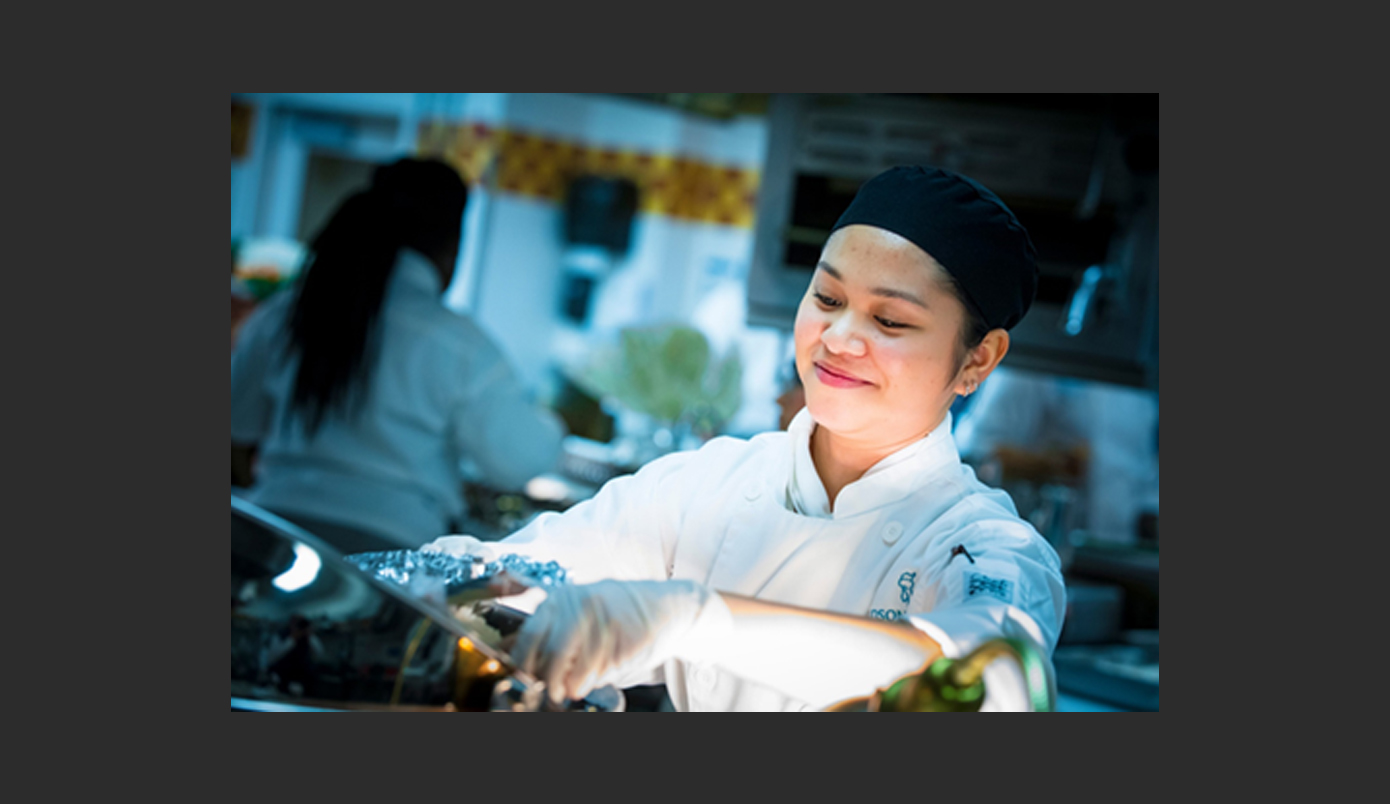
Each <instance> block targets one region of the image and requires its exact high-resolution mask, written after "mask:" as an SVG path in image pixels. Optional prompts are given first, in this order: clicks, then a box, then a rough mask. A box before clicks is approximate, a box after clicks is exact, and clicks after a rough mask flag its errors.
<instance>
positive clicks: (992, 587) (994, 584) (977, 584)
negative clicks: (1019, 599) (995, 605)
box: [965, 572, 1014, 603]
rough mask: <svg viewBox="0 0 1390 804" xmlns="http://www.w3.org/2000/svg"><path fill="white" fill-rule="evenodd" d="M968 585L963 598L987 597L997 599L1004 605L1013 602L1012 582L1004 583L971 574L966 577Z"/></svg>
mask: <svg viewBox="0 0 1390 804" xmlns="http://www.w3.org/2000/svg"><path fill="white" fill-rule="evenodd" d="M967 581H968V583H969V585H968V586H967V587H966V591H965V596H966V597H967V598H972V597H979V596H980V595H989V596H990V597H994V598H998V599H999V600H1002V601H1004V602H1005V603H1013V602H1014V582H1013V581H1006V580H1004V579H1002V578H991V577H990V576H988V575H985V574H983V573H979V572H972V573H969V574H968V575H967Z"/></svg>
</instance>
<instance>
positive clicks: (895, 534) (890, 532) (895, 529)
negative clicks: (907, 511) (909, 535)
mask: <svg viewBox="0 0 1390 804" xmlns="http://www.w3.org/2000/svg"><path fill="white" fill-rule="evenodd" d="M902 535H903V526H902V523H900V522H889V523H888V525H887V526H886V527H884V529H883V541H885V542H887V543H888V544H892V543H893V542H896V541H897V540H898V538H899V537H900V536H902Z"/></svg>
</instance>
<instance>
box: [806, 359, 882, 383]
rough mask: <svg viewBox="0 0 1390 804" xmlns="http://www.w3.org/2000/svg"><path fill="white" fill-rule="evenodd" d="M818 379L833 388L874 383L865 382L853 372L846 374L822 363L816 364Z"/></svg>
mask: <svg viewBox="0 0 1390 804" xmlns="http://www.w3.org/2000/svg"><path fill="white" fill-rule="evenodd" d="M815 367H816V379H818V380H820V381H821V382H822V383H823V384H825V385H828V386H830V387H831V388H862V387H864V386H866V385H872V384H873V383H870V382H865V381H864V380H861V379H859V378H858V377H856V376H854V375H853V374H846V373H845V372H842V371H836V370H834V369H829V368H826V367H825V366H823V365H821V364H820V363H816V364H815Z"/></svg>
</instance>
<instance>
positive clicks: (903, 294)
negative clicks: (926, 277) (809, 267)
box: [816, 260, 931, 310]
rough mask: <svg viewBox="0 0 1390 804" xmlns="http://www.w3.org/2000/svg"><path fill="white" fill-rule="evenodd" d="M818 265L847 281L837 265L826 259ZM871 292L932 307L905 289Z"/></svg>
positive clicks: (883, 289)
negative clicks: (836, 267)
mask: <svg viewBox="0 0 1390 804" xmlns="http://www.w3.org/2000/svg"><path fill="white" fill-rule="evenodd" d="M816 267H817V268H819V269H820V270H822V271H825V272H826V273H827V274H830V275H831V276H833V277H835V278H836V279H837V280H839V281H841V282H843V281H845V278H844V277H843V276H840V272H839V271H837V270H835V267H834V266H833V265H831V264H830V263H828V262H826V261H825V260H821V261H820V262H818V263H816ZM869 292H870V293H872V294H874V295H875V296H883V297H885V298H889V299H902V300H903V301H905V302H910V303H912V304H915V305H917V306H918V307H921V308H922V309H924V310H930V309H931V308H930V307H928V306H927V303H926V302H924V301H922V300H921V299H920V298H918V297H917V296H915V295H913V294H911V293H908V292H907V291H905V290H897V289H896V288H874V289H873V290H870V291H869Z"/></svg>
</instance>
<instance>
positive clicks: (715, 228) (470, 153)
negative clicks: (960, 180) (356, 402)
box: [231, 93, 786, 433]
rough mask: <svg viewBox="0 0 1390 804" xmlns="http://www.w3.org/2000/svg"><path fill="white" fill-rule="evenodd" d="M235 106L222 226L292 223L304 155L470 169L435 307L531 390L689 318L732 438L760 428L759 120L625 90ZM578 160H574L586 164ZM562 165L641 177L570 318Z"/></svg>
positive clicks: (246, 228) (261, 99) (764, 415)
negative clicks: (715, 380) (410, 159)
mask: <svg viewBox="0 0 1390 804" xmlns="http://www.w3.org/2000/svg"><path fill="white" fill-rule="evenodd" d="M233 100H234V101H238V100H239V101H241V102H242V103H244V104H245V105H248V106H250V107H251V108H252V109H253V121H252V124H251V127H250V132H249V136H248V138H247V154H246V156H245V157H243V158H242V159H240V160H237V159H235V158H234V159H233V164H232V181H231V190H232V198H231V212H232V215H231V217H232V237H233V238H234V239H235V238H238V237H249V236H257V237H267V236H271V237H286V238H292V237H295V236H296V235H297V234H299V231H298V229H299V216H300V211H301V209H302V208H303V207H304V206H305V202H304V198H303V192H304V183H305V176H306V175H307V174H308V165H309V162H310V160H311V159H312V158H313V155H314V154H330V155H333V156H335V157H344V158H350V159H358V160H364V161H376V162H380V161H388V160H389V159H391V158H394V157H396V156H399V155H402V154H405V153H409V152H414V151H417V150H418V151H422V152H427V153H432V154H435V155H439V156H441V157H443V158H446V159H449V160H450V161H452V162H454V163H455V164H456V166H458V167H459V168H460V170H461V172H462V173H464V175H465V176H466V177H468V178H469V179H470V185H471V191H472V194H471V196H470V202H469V206H468V211H467V213H466V216H465V235H464V248H463V251H462V254H461V255H460V260H459V268H458V271H457V273H456V276H455V280H454V282H453V284H452V285H451V286H450V288H449V289H448V291H447V293H446V294H445V302H446V304H447V305H448V306H450V307H452V308H454V309H456V310H459V311H460V312H465V313H469V314H471V315H473V316H475V317H476V319H477V320H478V321H479V323H480V324H481V325H482V326H483V327H484V329H486V330H487V331H488V332H489V333H490V334H491V335H492V336H493V337H494V338H496V340H497V341H498V342H499V344H500V345H501V346H502V348H503V350H504V351H505V352H506V353H507V355H508V356H509V357H510V358H511V360H512V362H513V364H514V365H515V366H516V367H517V368H518V370H519V371H520V373H521V374H522V376H523V379H524V380H525V382H526V384H527V385H528V387H530V388H532V389H533V390H534V391H535V393H536V394H537V395H538V396H539V397H541V398H543V399H544V398H549V397H550V395H552V394H553V393H554V392H555V390H556V385H557V377H558V375H557V372H556V369H557V363H558V361H559V360H560V359H561V357H562V356H566V355H568V356H569V357H570V358H571V359H577V358H579V357H580V356H582V354H583V353H584V351H585V350H586V349H588V348H589V347H590V346H592V345H593V344H594V343H596V342H598V341H601V340H602V339H604V338H605V337H607V336H608V335H610V334H611V333H612V332H613V331H615V330H616V329H618V328H620V327H622V326H628V325H643V324H651V323H658V322H666V321H681V322H686V323H692V324H695V325H696V326H698V327H700V328H701V329H702V330H703V331H705V332H706V334H707V335H709V336H710V338H711V341H712V343H713V344H714V346H715V348H716V350H724V349H731V348H737V349H739V350H740V354H741V355H742V358H743V361H744V369H745V370H744V377H745V381H744V382H745V386H744V398H745V405H744V408H743V410H741V411H740V413H739V415H738V416H737V417H736V419H735V420H734V421H733V422H731V423H730V427H729V429H730V430H731V431H733V432H746V433H751V432H756V431H758V430H762V429H771V428H773V427H775V426H776V422H777V410H776V406H775V403H774V402H773V400H774V399H775V397H776V395H777V389H776V388H775V387H774V382H775V378H776V374H777V368H778V364H779V363H780V362H781V361H782V358H783V353H784V351H785V349H786V343H785V336H784V335H783V334H781V333H778V332H776V331H774V330H770V329H761V328H751V329H750V328H748V327H746V326H745V324H744V309H745V307H744V304H745V302H744V296H745V294H744V287H745V283H746V278H747V274H748V265H749V262H750V257H751V250H752V242H753V233H752V223H753V221H752V217H751V216H752V210H753V206H754V196H755V194H756V190H757V181H758V178H759V176H760V172H761V166H762V164H763V162H764V159H765V155H766V154H765V150H766V146H767V127H766V122H765V120H764V119H763V118H761V117H757V116H739V117H734V118H731V119H715V118H712V117H705V116H701V115H695V114H691V113H687V112H683V111H680V110H676V109H672V108H667V107H663V106H659V105H655V104H651V103H646V102H642V101H638V100H634V99H630V98H620V97H613V96H606V95H598V94H560V93H536V94H531V93H526V94H497V93H448V94H441V93H384V94H371V93H341V94H334V93H241V94H237V93H234V94H233ZM586 160H587V161H586ZM576 167H586V168H592V169H593V170H594V171H595V172H613V171H616V172H618V173H619V174H626V175H628V176H630V177H632V178H633V179H634V180H636V181H637V183H638V184H639V186H640V187H641V188H642V203H641V205H640V207H639V211H638V214H637V216H636V218H635V220H634V224H633V230H632V239H631V247H630V249H629V250H628V252H627V253H626V254H624V255H621V256H620V257H619V258H618V259H617V260H616V262H614V263H612V265H611V267H610V268H609V269H608V275H607V279H606V280H604V281H603V282H602V283H601V284H600V285H599V287H598V290H597V292H596V296H595V299H594V302H593V306H592V316H591V319H590V321H589V322H588V324H587V325H586V326H584V327H575V326H571V325H569V324H568V323H567V322H566V321H565V320H564V319H563V317H562V316H560V315H559V312H558V309H559V293H560V287H561V278H562V273H563V270H564V264H565V260H566V259H569V258H572V256H573V254H572V252H571V251H569V250H567V248H566V243H565V242H564V238H563V237H562V233H563V224H564V207H563V190H564V185H563V182H562V181H560V177H561V176H562V175H563V174H564V172H565V171H567V170H573V169H575V168H576Z"/></svg>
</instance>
